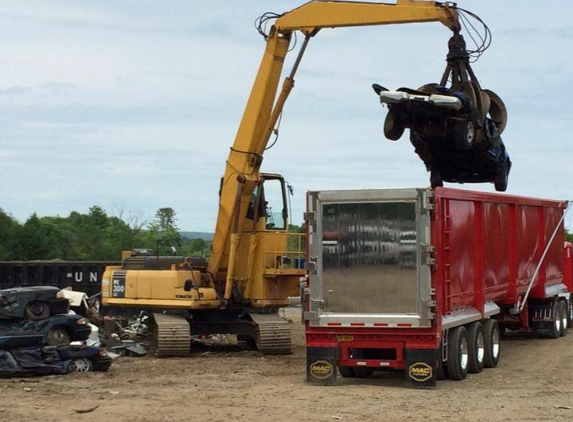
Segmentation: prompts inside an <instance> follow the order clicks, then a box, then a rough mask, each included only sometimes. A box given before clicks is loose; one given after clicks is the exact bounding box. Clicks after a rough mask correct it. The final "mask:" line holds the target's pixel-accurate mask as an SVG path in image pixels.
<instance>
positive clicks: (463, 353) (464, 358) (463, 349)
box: [460, 337, 469, 371]
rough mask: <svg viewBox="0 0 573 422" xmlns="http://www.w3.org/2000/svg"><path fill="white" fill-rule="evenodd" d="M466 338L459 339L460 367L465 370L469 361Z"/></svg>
mask: <svg viewBox="0 0 573 422" xmlns="http://www.w3.org/2000/svg"><path fill="white" fill-rule="evenodd" d="M468 352H469V350H468V339H467V338H465V337H462V339H461V341H460V367H461V368H462V369H463V370H464V371H465V370H466V368H467V367H468V361H469V353H468Z"/></svg>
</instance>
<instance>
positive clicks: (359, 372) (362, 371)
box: [352, 366, 374, 378]
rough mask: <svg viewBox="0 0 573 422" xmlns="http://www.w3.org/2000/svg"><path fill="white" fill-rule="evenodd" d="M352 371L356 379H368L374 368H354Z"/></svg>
mask: <svg viewBox="0 0 573 422" xmlns="http://www.w3.org/2000/svg"><path fill="white" fill-rule="evenodd" d="M352 369H353V370H354V375H355V376H356V378H370V377H371V376H372V374H373V373H374V368H369V367H363V366H355V367H354V368H352Z"/></svg>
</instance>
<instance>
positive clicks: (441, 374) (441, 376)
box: [436, 343, 449, 381]
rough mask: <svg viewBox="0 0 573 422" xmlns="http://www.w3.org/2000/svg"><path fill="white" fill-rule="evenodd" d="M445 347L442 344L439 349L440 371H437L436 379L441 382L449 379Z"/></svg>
mask: <svg viewBox="0 0 573 422" xmlns="http://www.w3.org/2000/svg"><path fill="white" fill-rule="evenodd" d="M443 346H444V345H443V344H442V343H440V347H439V349H438V367H437V368H438V369H437V371H436V378H437V379H438V380H439V381H441V380H446V379H448V378H449V377H448V366H447V365H448V362H447V361H446V362H444V358H443V354H444V347H443Z"/></svg>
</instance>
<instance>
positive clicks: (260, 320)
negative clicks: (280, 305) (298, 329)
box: [250, 314, 292, 355]
mask: <svg viewBox="0 0 573 422" xmlns="http://www.w3.org/2000/svg"><path fill="white" fill-rule="evenodd" d="M250 316H251V318H252V319H253V321H254V322H255V323H256V324H257V325H258V326H259V330H258V335H257V340H256V343H257V349H259V351H261V352H263V353H264V354H266V355H290V354H291V353H292V332H291V324H290V323H289V322H288V321H286V320H285V319H283V318H281V317H280V316H278V315H277V314H251V315H250Z"/></svg>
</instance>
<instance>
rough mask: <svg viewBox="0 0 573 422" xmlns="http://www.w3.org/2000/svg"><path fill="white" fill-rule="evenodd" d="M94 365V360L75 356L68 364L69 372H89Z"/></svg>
mask: <svg viewBox="0 0 573 422" xmlns="http://www.w3.org/2000/svg"><path fill="white" fill-rule="evenodd" d="M92 367H93V364H92V361H91V360H89V359H88V358H75V359H73V360H72V361H71V362H70V363H69V364H68V372H89V371H91V370H92Z"/></svg>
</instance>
